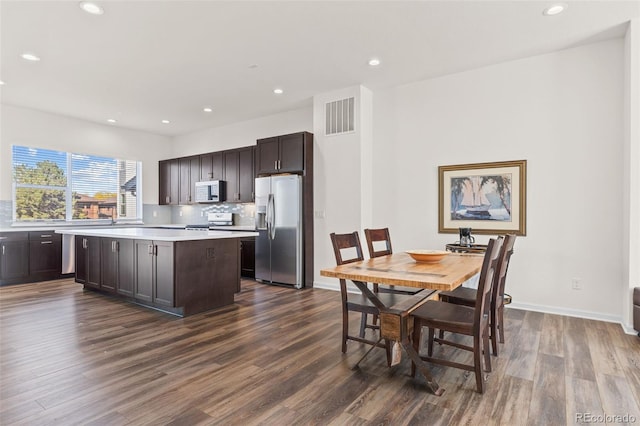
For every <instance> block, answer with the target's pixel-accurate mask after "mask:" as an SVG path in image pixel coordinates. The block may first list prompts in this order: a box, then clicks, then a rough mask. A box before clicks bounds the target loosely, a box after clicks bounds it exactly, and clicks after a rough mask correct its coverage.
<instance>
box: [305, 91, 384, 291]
mask: <svg viewBox="0 0 640 426" xmlns="http://www.w3.org/2000/svg"><path fill="white" fill-rule="evenodd" d="M350 97H353V98H354V100H355V116H356V122H355V130H354V131H353V132H351V133H345V134H339V135H331V136H325V104H326V103H327V102H333V101H337V100H342V99H347V98H350ZM371 97H372V96H371V92H370V91H369V90H368V89H367V88H365V87H362V86H353V87H348V88H345V89H342V90H336V91H332V92H327V93H322V94H318V95H316V96H314V98H313V105H314V108H313V125H314V127H313V132H314V136H313V139H314V158H313V167H314V176H313V185H314V199H313V203H314V209H315V211H316V215H315V219H314V231H313V234H314V246H313V251H314V267H315V271H314V285H315V286H317V287H324V288H330V289H337V288H339V287H338V282H337V280H331V279H327V278H324V277H321V276H320V269H322V268H324V267H327V266H335V262H336V261H335V257H334V254H333V249H332V248H331V241H330V239H329V234H330V233H332V232H336V233H347V232H353V231H360V230H361V229H362V228H363V227H364V226H369V223H367V222H368V221H370V218H371V215H372V213H371V211H370V206H371V204H372V201H373V199H372V195H371V189H370V188H371V177H370V176H371V162H372V160H371V158H372V157H371V149H370V147H371V145H372V142H371V128H372V122H371V119H372V118H371V115H372V113H371ZM363 105H364V106H363Z"/></svg>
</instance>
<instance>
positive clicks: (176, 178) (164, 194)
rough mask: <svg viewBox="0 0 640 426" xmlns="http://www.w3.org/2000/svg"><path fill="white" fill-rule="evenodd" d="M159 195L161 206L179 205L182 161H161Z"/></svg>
mask: <svg viewBox="0 0 640 426" xmlns="http://www.w3.org/2000/svg"><path fill="white" fill-rule="evenodd" d="M158 166H159V170H160V178H159V188H160V191H159V195H158V203H159V204H160V205H171V204H172V205H177V204H178V200H179V199H180V161H179V160H178V159H177V158H175V159H171V160H163V161H160V162H159V164H158Z"/></svg>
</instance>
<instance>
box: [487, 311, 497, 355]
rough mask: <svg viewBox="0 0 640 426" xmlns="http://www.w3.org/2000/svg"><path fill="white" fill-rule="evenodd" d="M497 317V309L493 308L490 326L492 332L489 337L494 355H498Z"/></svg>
mask: <svg viewBox="0 0 640 426" xmlns="http://www.w3.org/2000/svg"><path fill="white" fill-rule="evenodd" d="M496 317H497V315H496V311H495V309H492V310H491V320H490V322H489V326H490V327H491V334H490V335H489V337H490V338H491V349H492V350H493V355H495V356H498V331H497V328H498V324H497V319H496Z"/></svg>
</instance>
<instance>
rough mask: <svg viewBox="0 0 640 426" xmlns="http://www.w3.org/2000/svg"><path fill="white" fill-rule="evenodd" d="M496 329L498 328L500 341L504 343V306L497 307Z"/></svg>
mask: <svg viewBox="0 0 640 426" xmlns="http://www.w3.org/2000/svg"><path fill="white" fill-rule="evenodd" d="M498 329H499V330H500V343H504V306H500V307H499V308H498Z"/></svg>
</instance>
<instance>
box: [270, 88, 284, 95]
mask: <svg viewBox="0 0 640 426" xmlns="http://www.w3.org/2000/svg"><path fill="white" fill-rule="evenodd" d="M273 93H275V94H276V95H282V94H283V93H284V90H282V89H273Z"/></svg>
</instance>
